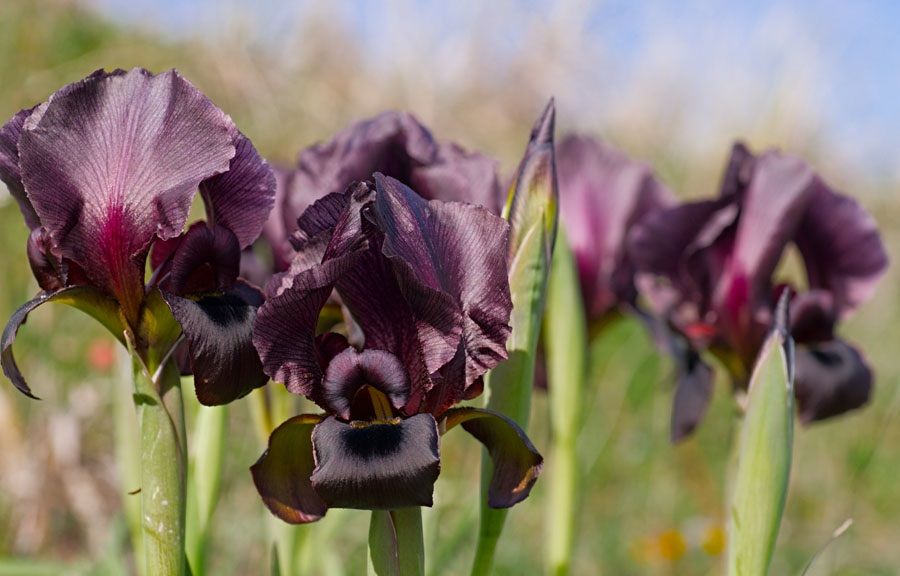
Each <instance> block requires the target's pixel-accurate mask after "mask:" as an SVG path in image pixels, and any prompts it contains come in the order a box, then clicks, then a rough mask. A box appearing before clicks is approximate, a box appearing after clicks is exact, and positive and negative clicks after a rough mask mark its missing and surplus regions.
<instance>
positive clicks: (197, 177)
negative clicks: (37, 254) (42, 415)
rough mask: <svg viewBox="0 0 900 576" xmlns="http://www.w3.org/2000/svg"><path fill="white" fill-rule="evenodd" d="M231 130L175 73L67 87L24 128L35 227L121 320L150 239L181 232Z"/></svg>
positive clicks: (136, 74) (133, 306) (226, 156)
mask: <svg viewBox="0 0 900 576" xmlns="http://www.w3.org/2000/svg"><path fill="white" fill-rule="evenodd" d="M233 129H234V128H233V124H232V122H231V120H230V119H229V118H228V117H227V116H226V115H225V114H224V113H223V112H222V111H221V110H219V109H218V108H216V107H215V106H214V105H213V104H212V102H210V101H209V99H207V98H206V97H205V96H203V95H202V94H201V93H200V92H199V91H198V90H197V89H196V88H194V87H193V86H192V85H191V84H190V83H189V82H187V81H186V80H184V79H183V78H182V77H181V76H179V75H178V74H177V73H175V72H174V71H172V72H166V73H163V74H159V75H156V76H154V75H151V74H150V73H148V72H146V71H144V70H140V69H135V70H132V71H131V72H128V73H124V72H115V73H111V74H102V73H101V74H94V75H92V76H90V77H88V78H87V79H85V80H82V81H81V82H77V83H75V84H72V85H70V86H68V87H66V88H64V89H63V90H61V91H60V92H58V93H57V94H56V95H54V97H53V98H51V100H50V101H49V103H47V104H46V105H43V106H41V107H39V108H38V109H36V110H35V111H34V112H33V113H32V115H31V116H30V117H29V118H28V120H27V121H26V122H25V126H24V131H23V134H22V137H21V139H20V142H19V152H20V164H21V167H22V179H23V181H24V183H25V187H26V188H27V190H28V195H29V198H30V199H31V201H32V203H33V205H34V208H35V210H36V212H37V214H38V215H39V216H40V219H41V222H42V223H43V225H44V226H45V227H46V228H47V229H48V230H49V231H50V233H51V235H52V237H53V240H54V244H55V245H56V246H57V247H58V248H59V251H60V253H61V255H62V256H63V257H65V258H68V259H71V260H73V261H74V262H75V263H77V264H78V265H80V266H81V267H82V268H83V269H84V271H85V272H86V273H87V275H88V276H89V277H90V278H91V280H92V281H93V282H94V283H96V284H97V285H98V286H99V287H101V288H103V289H104V290H107V291H108V292H110V293H112V294H114V295H116V297H117V299H118V300H119V302H120V303H121V304H122V306H123V308H124V310H125V312H126V316H127V317H128V318H129V321H134V320H135V319H136V317H137V313H138V309H139V306H140V301H141V299H142V297H143V267H144V261H145V257H146V254H147V250H148V249H149V247H150V243H151V241H152V240H153V238H154V236H159V237H160V238H171V237H173V236H176V235H178V234H180V233H181V231H182V228H183V227H184V223H185V219H186V218H187V214H188V210H189V208H190V203H191V199H192V197H193V195H194V192H195V190H196V189H197V186H198V185H199V184H200V182H201V181H203V180H205V179H206V178H209V177H210V176H213V175H215V174H217V173H220V172H224V171H225V170H227V169H228V164H229V161H230V160H231V158H232V157H233V156H234V146H233V144H232V141H231V137H230V133H231V131H232V130H233Z"/></svg>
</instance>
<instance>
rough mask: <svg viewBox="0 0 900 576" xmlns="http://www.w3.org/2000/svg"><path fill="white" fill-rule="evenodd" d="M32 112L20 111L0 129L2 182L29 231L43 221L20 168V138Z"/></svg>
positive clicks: (30, 110)
mask: <svg viewBox="0 0 900 576" xmlns="http://www.w3.org/2000/svg"><path fill="white" fill-rule="evenodd" d="M32 110H34V109H33V108H28V109H26V110H19V111H18V112H16V114H15V116H13V117H12V118H10V119H9V120H8V121H7V122H6V124H4V125H3V126H2V127H0V181H2V182H3V183H4V184H6V187H7V188H9V193H10V194H12V196H13V198H15V200H16V202H17V203H18V204H19V210H20V211H21V212H22V217H23V218H25V225H26V226H28V229H29V230H34V229H35V228H38V227H39V226H40V225H41V221H40V219H39V218H38V215H37V213H36V212H35V211H34V207H33V206H32V205H31V200H29V199H28V195H27V194H26V193H25V186H24V185H23V184H22V171H21V169H20V168H19V138H20V137H21V136H22V128H23V126H24V125H25V120H27V119H28V117H29V116H31V112H32Z"/></svg>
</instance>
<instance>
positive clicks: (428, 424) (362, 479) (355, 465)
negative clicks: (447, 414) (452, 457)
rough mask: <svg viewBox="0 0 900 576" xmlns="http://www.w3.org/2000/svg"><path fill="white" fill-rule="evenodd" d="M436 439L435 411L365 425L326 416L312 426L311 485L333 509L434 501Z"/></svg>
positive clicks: (437, 461) (437, 465)
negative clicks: (433, 412)
mask: <svg viewBox="0 0 900 576" xmlns="http://www.w3.org/2000/svg"><path fill="white" fill-rule="evenodd" d="M438 439H439V435H438V428H437V423H436V422H435V420H434V417H433V416H431V414H416V415H415V416H412V417H410V418H406V419H403V420H399V421H397V422H391V423H380V422H378V423H373V424H365V425H355V424H354V423H350V424H348V423H346V422H341V421H340V420H337V419H336V418H334V417H333V416H332V417H329V418H326V419H325V420H323V421H322V423H321V424H318V425H317V426H316V427H315V429H314V430H313V436H312V441H313V449H314V451H315V456H316V469H315V470H314V471H313V474H312V486H313V489H314V490H315V491H316V493H317V494H318V495H319V496H321V498H322V499H323V500H324V501H325V502H326V503H327V504H328V506H330V507H333V508H358V509H362V510H390V509H393V508H404V507H406V506H431V504H432V492H433V490H434V483H435V481H436V480H437V477H438V474H439V473H440V468H441V463H440V452H439V449H438V444H439V442H438Z"/></svg>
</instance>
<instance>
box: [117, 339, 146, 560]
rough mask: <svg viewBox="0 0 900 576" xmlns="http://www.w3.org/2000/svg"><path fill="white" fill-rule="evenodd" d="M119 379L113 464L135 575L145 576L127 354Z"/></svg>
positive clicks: (138, 454) (136, 440)
mask: <svg viewBox="0 0 900 576" xmlns="http://www.w3.org/2000/svg"><path fill="white" fill-rule="evenodd" d="M119 365H120V370H119V374H120V375H121V379H120V380H118V381H116V382H115V383H114V385H113V387H114V393H115V402H114V404H113V406H114V408H113V409H114V417H115V430H116V464H117V466H118V471H119V489H120V490H121V493H122V513H123V514H124V515H125V522H126V524H127V525H128V532H129V534H130V536H131V546H132V551H133V553H134V564H135V566H136V567H137V571H138V574H140V575H142V576H143V575H144V574H145V566H144V535H143V532H142V530H141V497H140V495H139V494H138V488H140V486H141V451H140V450H141V448H140V446H141V444H140V432H139V430H138V423H137V419H136V418H135V416H136V415H135V411H134V398H133V392H132V386H133V385H132V384H131V383H130V382H129V379H130V378H131V377H132V361H131V358H130V357H129V356H128V354H127V353H125V352H121V353H120V354H119Z"/></svg>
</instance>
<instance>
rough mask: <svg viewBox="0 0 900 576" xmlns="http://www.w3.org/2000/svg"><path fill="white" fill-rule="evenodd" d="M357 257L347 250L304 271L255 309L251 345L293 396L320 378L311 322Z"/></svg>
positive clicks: (308, 392)
mask: <svg viewBox="0 0 900 576" xmlns="http://www.w3.org/2000/svg"><path fill="white" fill-rule="evenodd" d="M357 260H358V258H357V254H353V253H351V254H347V255H345V256H341V257H338V258H334V259H332V260H329V261H327V262H325V263H323V264H322V265H321V266H317V267H314V268H311V269H309V270H306V271H305V272H303V273H302V274H300V275H298V276H296V277H295V278H293V281H292V285H291V286H290V287H289V288H288V289H286V290H284V291H283V292H282V293H281V294H279V295H277V296H272V297H269V298H268V299H267V300H266V302H265V303H264V304H263V305H262V307H260V309H259V312H258V314H257V318H256V325H255V326H254V328H253V345H254V346H255V347H256V350H257V351H258V352H259V356H260V358H261V359H262V364H263V370H264V371H265V373H266V374H268V375H269V376H270V377H271V378H272V379H273V380H275V381H277V382H283V383H284V385H285V386H287V388H288V390H290V391H291V392H293V393H295V394H303V395H305V396H312V395H313V393H314V387H315V386H316V385H317V384H318V383H319V382H321V380H322V368H321V367H320V366H319V363H318V362H317V361H316V347H315V336H316V333H315V330H316V320H317V319H318V317H319V311H320V310H321V309H322V306H324V305H325V302H326V301H327V300H328V297H329V296H330V295H331V290H332V289H333V288H334V284H335V282H336V281H337V279H338V278H340V277H341V276H343V275H344V274H346V273H347V272H348V271H349V270H350V269H351V268H352V267H353V266H354V264H355V263H356V261H357Z"/></svg>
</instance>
